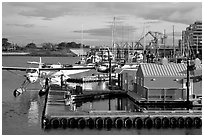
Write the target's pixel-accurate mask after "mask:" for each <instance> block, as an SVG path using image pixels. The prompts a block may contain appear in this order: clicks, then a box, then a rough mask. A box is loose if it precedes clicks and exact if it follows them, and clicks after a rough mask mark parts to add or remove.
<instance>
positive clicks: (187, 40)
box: [182, 21, 202, 55]
mask: <svg viewBox="0 0 204 137" xmlns="http://www.w3.org/2000/svg"><path fill="white" fill-rule="evenodd" d="M182 45H183V49H184V50H183V51H185V50H188V51H190V54H194V55H196V54H202V22H201V21H196V22H195V23H194V24H191V25H189V26H188V27H187V28H186V30H185V31H182Z"/></svg>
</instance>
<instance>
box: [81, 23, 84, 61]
mask: <svg viewBox="0 0 204 137" xmlns="http://www.w3.org/2000/svg"><path fill="white" fill-rule="evenodd" d="M83 27H84V26H83V24H82V28H81V48H82V54H81V59H82V58H83V54H84V48H83V39H84V34H83Z"/></svg>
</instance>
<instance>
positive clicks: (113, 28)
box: [112, 17, 115, 58]
mask: <svg viewBox="0 0 204 137" xmlns="http://www.w3.org/2000/svg"><path fill="white" fill-rule="evenodd" d="M114 33H115V17H114V18H113V27H112V48H113V50H112V51H113V54H114V58H115V43H114V37H115V34H114Z"/></svg>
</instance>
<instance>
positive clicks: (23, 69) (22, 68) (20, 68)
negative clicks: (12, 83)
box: [2, 67, 31, 71]
mask: <svg viewBox="0 0 204 137" xmlns="http://www.w3.org/2000/svg"><path fill="white" fill-rule="evenodd" d="M28 69H31V68H25V67H2V70H19V71H26V70H28Z"/></svg>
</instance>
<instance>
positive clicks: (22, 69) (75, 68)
mask: <svg viewBox="0 0 204 137" xmlns="http://www.w3.org/2000/svg"><path fill="white" fill-rule="evenodd" d="M28 69H39V68H26V67H2V70H19V71H26V70H28ZM82 69H95V67H70V68H40V69H39V70H40V71H60V70H82Z"/></svg>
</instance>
